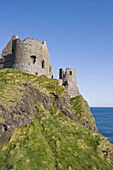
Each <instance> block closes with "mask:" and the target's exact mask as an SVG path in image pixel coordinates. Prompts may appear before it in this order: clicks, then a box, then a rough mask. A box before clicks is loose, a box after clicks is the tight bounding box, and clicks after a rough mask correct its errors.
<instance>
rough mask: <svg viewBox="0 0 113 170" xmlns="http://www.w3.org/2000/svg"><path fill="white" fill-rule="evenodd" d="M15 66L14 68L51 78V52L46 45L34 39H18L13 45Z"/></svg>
mask: <svg viewBox="0 0 113 170" xmlns="http://www.w3.org/2000/svg"><path fill="white" fill-rule="evenodd" d="M12 50H13V54H12V55H13V56H14V64H13V66H12V68H14V69H18V70H21V71H23V72H28V73H31V74H37V75H38V76H41V75H46V76H47V77H49V78H51V74H50V72H49V68H50V64H49V52H48V49H47V45H46V43H43V44H42V43H41V42H40V41H38V40H36V39H32V38H27V39H25V40H20V39H16V40H14V41H13V45H12Z"/></svg>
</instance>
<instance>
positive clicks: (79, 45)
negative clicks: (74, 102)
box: [0, 0, 113, 107]
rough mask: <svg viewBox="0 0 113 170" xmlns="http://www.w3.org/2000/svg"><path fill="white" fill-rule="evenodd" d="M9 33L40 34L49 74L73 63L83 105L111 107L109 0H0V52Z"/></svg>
mask: <svg viewBox="0 0 113 170" xmlns="http://www.w3.org/2000/svg"><path fill="white" fill-rule="evenodd" d="M14 34H16V35H18V36H19V38H21V39H24V38H26V37H31V38H36V39H39V40H40V41H43V40H46V41H47V45H48V49H49V53H50V62H51V65H52V66H53V68H54V77H56V78H58V69H59V68H60V67H63V68H64V69H65V68H66V67H72V68H76V70H77V83H78V87H79V90H80V93H81V94H82V95H83V96H84V98H85V99H86V100H87V101H88V103H89V105H90V106H112V107H113V0H18V1H16V0H2V1H1V2H0V53H1V51H2V49H3V48H4V46H5V45H6V44H7V42H8V41H9V40H10V37H11V35H14Z"/></svg>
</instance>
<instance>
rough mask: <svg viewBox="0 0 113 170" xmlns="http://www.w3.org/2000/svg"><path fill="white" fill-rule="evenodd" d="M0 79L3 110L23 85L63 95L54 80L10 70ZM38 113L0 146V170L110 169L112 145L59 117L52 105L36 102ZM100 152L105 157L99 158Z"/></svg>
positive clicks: (99, 136) (2, 72)
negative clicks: (46, 107) (44, 106)
mask: <svg viewBox="0 0 113 170" xmlns="http://www.w3.org/2000/svg"><path fill="white" fill-rule="evenodd" d="M0 76H1V80H2V81H1V82H0V87H2V88H0V92H1V93H0V101H1V103H2V104H3V105H4V106H6V107H9V105H11V104H12V103H11V102H10V100H17V101H18V100H19V99H20V98H21V95H20V93H19V92H17V89H18V88H19V89H20V88H21V89H23V88H24V87H23V85H22V83H26V82H27V83H28V82H29V83H31V84H32V85H33V86H34V87H37V88H40V90H42V91H44V92H46V93H48V92H49V91H54V92H55V94H58V95H63V94H64V93H65V89H64V88H63V87H61V86H59V85H58V83H57V80H50V79H45V78H43V77H40V78H37V76H34V75H30V74H26V73H22V72H19V71H13V70H4V71H1V73H0ZM8 79H9V80H8ZM13 89H14V91H13ZM9 90H10V92H9V93H8V94H7V92H8V91H9ZM4 92H5V96H4ZM17 93H18V95H17V97H16V98H15V94H17ZM4 98H5V99H4ZM74 100H75V99H74ZM73 109H74V108H73ZM37 110H38V112H37V114H36V116H35V118H34V119H33V121H32V123H31V124H27V125H26V126H21V127H18V128H15V130H14V131H13V133H12V136H11V139H10V141H9V142H7V143H4V144H2V145H0V169H51V170H53V169H69V170H71V169H80V170H81V169H113V167H112V166H111V165H110V164H109V158H108V153H109V152H110V151H111V150H112V149H113V146H112V145H111V144H110V143H109V141H107V140H106V139H105V138H104V137H103V136H102V135H100V134H96V133H93V132H92V131H90V130H88V129H87V128H85V127H84V126H82V125H80V124H79V123H75V122H74V121H72V120H70V119H69V118H67V117H66V116H65V115H63V114H61V113H60V111H59V109H58V108H57V107H56V104H55V103H53V104H52V110H51V111H47V110H45V109H44V108H43V106H42V104H41V103H37ZM79 112H80V110H78V111H77V112H76V113H79ZM101 150H105V151H106V152H107V155H106V156H102V155H101V154H100V151H101Z"/></svg>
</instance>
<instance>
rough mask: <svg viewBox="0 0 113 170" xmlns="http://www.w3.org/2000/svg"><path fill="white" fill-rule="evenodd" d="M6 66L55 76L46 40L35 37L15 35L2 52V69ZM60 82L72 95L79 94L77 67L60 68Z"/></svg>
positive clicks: (0, 65)
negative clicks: (23, 37)
mask: <svg viewBox="0 0 113 170" xmlns="http://www.w3.org/2000/svg"><path fill="white" fill-rule="evenodd" d="M5 68H13V69H18V70H20V71H23V72H27V73H31V74H36V75H37V76H41V75H45V76H46V77H48V78H53V68H52V66H51V65H50V56H49V52H48V48H47V44H46V41H43V42H42V43H41V42H40V41H39V40H37V39H33V38H26V39H24V40H21V39H19V38H18V36H16V35H13V36H12V37H11V40H10V41H9V42H8V44H7V45H6V47H5V48H4V49H3V51H2V54H1V59H0V69H5ZM59 83H60V85H63V86H65V87H66V88H67V90H68V95H69V96H70V97H75V96H77V95H78V94H79V90H78V87H77V82H76V70H75V69H72V68H66V71H64V70H63V69H60V70H59Z"/></svg>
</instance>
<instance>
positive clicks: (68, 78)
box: [59, 68, 79, 97]
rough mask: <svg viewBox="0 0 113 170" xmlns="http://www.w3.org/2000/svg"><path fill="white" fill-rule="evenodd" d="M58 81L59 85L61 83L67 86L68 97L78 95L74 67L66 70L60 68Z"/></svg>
mask: <svg viewBox="0 0 113 170" xmlns="http://www.w3.org/2000/svg"><path fill="white" fill-rule="evenodd" d="M59 81H60V85H63V86H65V87H66V88H67V90H68V95H69V96H70V97H75V96H77V95H79V90H78V87H77V81H76V69H72V68H66V71H64V70H63V69H60V70H59Z"/></svg>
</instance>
